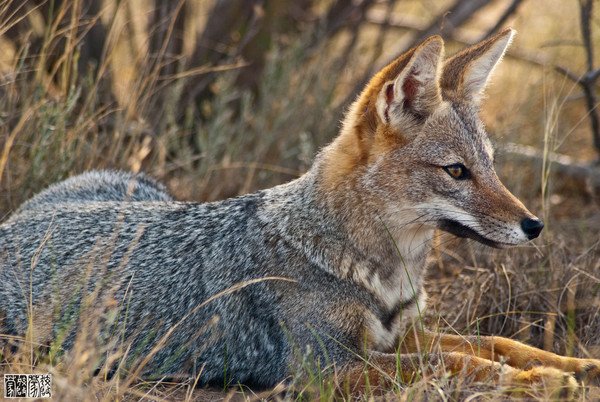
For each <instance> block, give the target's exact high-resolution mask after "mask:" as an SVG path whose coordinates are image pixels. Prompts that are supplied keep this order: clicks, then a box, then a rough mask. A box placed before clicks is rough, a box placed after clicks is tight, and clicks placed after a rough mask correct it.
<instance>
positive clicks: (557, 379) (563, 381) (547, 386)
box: [507, 367, 579, 399]
mask: <svg viewBox="0 0 600 402" xmlns="http://www.w3.org/2000/svg"><path fill="white" fill-rule="evenodd" d="M511 374H512V375H510V376H509V377H508V378H507V380H508V382H509V383H510V384H511V385H515V386H518V387H519V388H518V389H517V390H516V391H517V392H525V393H527V394H529V393H530V392H529V391H530V390H531V391H533V394H536V395H537V394H539V393H542V394H545V395H549V396H550V397H551V398H560V399H571V398H574V397H575V396H576V395H577V392H578V389H579V384H578V383H577V380H576V379H575V376H574V375H573V374H571V373H567V372H564V371H562V370H559V369H556V368H553V367H534V368H532V369H530V370H515V372H513V373H511ZM523 387H526V388H527V389H525V388H523Z"/></svg>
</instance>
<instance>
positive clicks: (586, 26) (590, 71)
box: [554, 0, 600, 162]
mask: <svg viewBox="0 0 600 402" xmlns="http://www.w3.org/2000/svg"><path fill="white" fill-rule="evenodd" d="M593 5H594V2H593V0H579V10H580V24H581V37H582V39H583V47H584V49H585V55H586V66H587V71H586V72H585V73H584V74H583V75H582V76H580V77H579V76H577V74H575V73H573V72H572V71H571V70H569V69H568V68H566V67H563V66H560V65H559V66H555V67H554V69H555V70H556V71H557V72H559V73H560V74H562V75H564V76H565V77H567V78H568V79H570V80H571V81H573V82H575V83H577V84H578V85H579V86H580V87H581V89H582V90H583V95H584V97H585V103H586V107H587V111H588V113H587V114H588V116H589V119H590V126H591V129H592V139H593V141H594V148H596V152H597V153H598V161H599V162H600V116H599V115H598V106H597V105H598V98H597V97H596V90H595V88H594V86H595V84H596V80H597V79H598V77H599V76H600V68H599V69H594V46H593V44H592V39H591V38H592V28H591V25H590V21H591V18H592V11H593Z"/></svg>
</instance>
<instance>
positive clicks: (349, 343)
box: [0, 30, 600, 387]
mask: <svg viewBox="0 0 600 402" xmlns="http://www.w3.org/2000/svg"><path fill="white" fill-rule="evenodd" d="M512 34H513V33H512V31H510V30H505V31H503V32H501V33H500V34H498V35H497V36H495V37H493V38H490V39H489V40H487V41H484V42H482V43H480V44H477V45H475V46H474V47H472V48H469V49H467V50H466V51H465V52H462V53H460V54H459V55H457V56H455V57H454V58H451V59H450V60H448V61H447V62H446V64H444V63H443V41H442V39H441V38H440V37H432V38H430V39H428V40H426V41H425V42H423V43H422V44H421V45H420V46H418V47H416V48H415V49H411V50H410V51H408V52H406V53H405V54H404V55H402V56H400V57H399V58H398V59H397V60H395V61H394V62H392V63H391V64H390V65H388V66H387V67H385V68H384V69H383V70H381V71H380V72H379V73H378V74H377V75H376V76H375V77H374V78H373V79H372V80H371V81H370V83H369V84H368V85H367V87H366V88H365V90H364V91H363V93H362V94H361V96H360V97H359V98H358V99H357V101H356V102H355V103H354V105H353V106H352V108H351V109H350V111H349V113H348V115H347V117H346V119H345V121H344V126H343V128H342V130H341V133H340V135H339V136H338V137H337V138H336V139H335V140H334V141H333V142H332V143H331V144H330V145H329V146H327V147H326V148H325V149H323V150H322V151H321V153H320V154H319V156H317V158H316V160H315V162H314V164H313V166H312V167H311V169H310V170H309V171H308V172H307V173H306V174H304V175H303V176H302V177H300V178H298V179H296V180H294V181H292V182H290V183H287V184H283V185H281V186H277V187H274V188H271V189H267V190H264V191H259V192H257V193H255V194H250V195H245V196H242V197H238V198H234V199H229V200H225V201H221V202H215V203H208V204H198V203H183V202H174V201H170V197H169V196H168V194H166V193H165V192H164V189H162V187H160V186H158V185H156V184H155V183H154V182H151V181H148V180H147V179H144V178H143V177H140V176H136V177H134V179H135V181H136V183H138V185H137V186H134V191H133V193H132V196H131V197H129V194H130V191H129V190H128V189H129V182H130V181H131V180H132V177H131V176H128V175H127V174H122V173H108V174H105V173H92V174H90V175H89V176H87V179H86V176H80V177H78V178H74V179H71V180H68V181H66V182H63V183H61V184H58V185H57V186H56V187H51V188H50V189H49V190H46V191H45V192H43V193H41V194H40V195H39V196H37V197H34V199H33V200H32V201H30V202H29V203H28V204H25V206H24V207H23V208H22V209H21V210H20V211H19V213H17V214H16V215H14V216H13V217H12V218H11V219H9V220H8V221H7V222H6V223H4V224H3V225H2V226H0V332H5V333H9V334H17V335H22V334H23V333H25V331H26V330H27V327H28V323H29V322H30V321H31V322H33V324H34V325H33V336H34V341H35V342H39V343H48V342H51V341H52V340H54V339H57V338H58V339H62V341H61V345H62V346H63V347H64V348H65V349H69V348H70V347H71V346H72V345H73V342H74V337H75V334H77V333H78V332H77V329H78V327H79V326H80V325H84V324H85V322H86V319H88V320H89V321H92V322H94V323H101V324H102V325H101V327H102V330H101V338H102V340H104V341H106V342H108V343H109V345H113V346H114V345H115V343H116V342H122V343H123V346H124V347H130V348H129V353H128V356H129V358H130V359H135V358H136V357H138V358H139V357H141V356H143V357H149V359H150V361H149V364H147V365H146V366H145V368H144V374H145V375H146V376H152V377H161V376H164V375H167V376H168V375H181V374H184V375H189V376H194V375H195V374H197V373H199V372H201V373H202V375H201V377H200V383H218V384H223V383H224V382H233V383H237V382H241V383H246V384H254V385H261V386H270V385H273V384H275V383H277V382H279V381H281V380H283V379H285V378H288V377H289V376H290V374H292V373H294V371H295V369H297V367H298V362H299V360H301V359H303V357H304V356H305V355H306V354H307V353H310V354H311V355H312V356H313V357H314V358H315V359H317V361H320V362H321V364H322V365H329V363H331V362H333V363H335V364H336V365H337V367H345V370H346V373H348V377H352V373H356V374H357V376H356V377H355V378H357V379H359V378H363V377H364V376H363V375H362V373H363V370H364V368H365V366H364V364H363V362H362V361H361V360H360V359H359V358H358V357H357V354H361V353H363V352H364V353H368V354H369V356H370V357H372V358H374V359H375V361H376V362H377V363H378V364H380V365H381V367H383V369H384V370H385V372H386V373H387V374H388V375H389V376H391V377H392V378H393V377H394V375H395V374H394V373H395V371H396V369H397V368H398V367H400V368H401V371H400V372H399V373H398V374H399V375H401V376H403V378H406V379H410V378H415V377H416V374H415V372H414V371H415V367H416V365H415V361H422V360H423V359H422V355H420V354H419V355H412V354H411V353H417V352H421V351H423V350H432V349H433V346H432V344H431V342H430V340H432V339H433V340H435V339H437V338H436V337H433V338H431V337H430V338H427V337H424V338H423V339H422V340H419V341H418V342H414V339H412V338H410V337H408V338H403V337H404V334H406V333H407V329H408V328H409V326H410V325H411V324H412V322H413V319H414V318H416V317H417V316H418V312H419V311H420V309H422V308H423V307H424V304H425V299H426V295H425V292H424V290H423V278H424V275H425V260H426V256H427V253H428V252H429V250H430V248H431V245H430V243H431V238H432V236H433V233H434V230H435V229H436V227H438V228H441V229H443V230H447V231H449V232H451V233H454V234H457V235H459V236H464V237H471V238H473V239H475V240H478V241H480V242H482V243H485V244H488V245H491V246H495V247H504V246H509V245H515V244H522V243H524V242H526V241H528V240H530V239H532V238H534V237H536V236H537V235H539V232H540V231H541V228H542V226H543V225H542V224H541V222H540V221H539V220H537V218H535V216H533V215H532V214H531V213H530V212H529V211H528V210H527V209H526V208H525V207H524V206H523V204H521V203H520V201H519V200H517V199H516V198H515V197H514V196H513V195H512V194H511V193H510V192H509V191H508V190H507V189H506V188H505V187H504V186H503V185H502V183H501V182H500V181H499V179H498V177H497V176H496V174H495V172H494V169H493V164H492V161H493V153H492V149H491V146H490V142H489V139H488V138H487V135H486V133H485V130H484V128H483V125H482V124H481V122H480V121H479V118H478V106H479V101H480V99H481V92H482V90H483V88H484V86H485V84H486V82H487V78H488V76H489V74H490V73H491V71H492V70H493V68H494V67H495V65H496V64H497V62H498V61H499V59H500V58H501V57H502V55H503V53H504V51H505V49H506V47H507V46H508V43H509V42H510V39H511V38H512ZM443 64H444V66H443V67H442V65H443ZM440 83H441V84H442V85H440ZM88 179H89V180H88ZM80 184H82V186H80ZM132 200H140V201H137V202H131V201H132ZM144 200H151V201H144ZM156 200H160V201H162V202H157V201H156ZM522 222H526V223H527V224H528V226H524V225H523V223H522ZM526 228H527V231H526ZM88 296H90V297H88ZM92 296H93V297H92ZM30 305H31V306H32V308H31V309H29V306H30ZM90 307H93V308H92V310H93V311H96V312H95V313H90V312H88V311H87V310H86V308H90ZM98 311H99V313H98ZM82 312H83V313H82ZM115 312H116V313H117V314H114V313H115ZM94 314H96V316H95V315H94ZM83 332H85V331H83ZM410 333H413V332H410ZM425 335H426V334H425V333H424V334H422V335H419V336H425ZM401 339H402V340H403V342H402V344H403V345H405V346H406V347H407V348H408V349H407V350H408V352H410V353H407V354H402V355H400V356H397V355H396V354H395V353H394V351H396V350H397V349H398V347H399V343H400V340H401ZM411 339H412V341H411ZM473 341H474V342H477V345H478V346H477V347H472V345H471V344H470V343H469V344H465V342H467V343H468V342H471V341H470V340H469V339H468V338H463V337H456V336H455V337H454V338H452V336H442V337H441V339H440V343H441V347H442V349H441V350H442V352H443V353H438V354H436V355H434V354H433V353H432V354H431V355H430V356H429V357H430V358H429V360H428V361H429V362H430V363H431V364H438V363H440V362H443V364H442V366H443V367H444V368H448V369H450V370H452V371H453V372H459V371H461V370H462V369H463V368H466V369H469V370H474V369H473V367H476V368H477V367H478V368H480V369H481V370H479V371H477V370H474V371H476V372H477V373H480V374H481V373H490V372H491V373H492V374H493V373H496V374H497V375H498V376H499V375H500V372H501V371H502V373H504V374H503V375H510V376H509V377H510V379H512V380H515V381H517V382H519V381H522V380H526V381H529V382H534V381H538V380H539V378H540V376H541V377H543V379H544V381H541V382H545V381H546V380H548V381H547V382H546V384H549V383H554V384H558V385H559V386H562V385H564V384H565V380H564V379H565V376H567V380H568V381H567V382H568V383H569V385H573V384H574V387H576V383H575V379H574V378H572V377H570V374H565V373H563V372H561V371H560V370H558V369H561V370H564V371H567V372H576V373H588V372H589V368H590V367H592V368H594V369H595V370H596V371H597V372H600V362H597V361H592V360H583V359H573V358H563V357H561V356H557V355H553V354H550V353H547V352H544V351H540V350H537V349H534V348H531V347H528V346H526V345H523V344H520V343H517V342H515V341H511V340H507V339H504V340H503V338H485V339H484V338H481V339H479V338H478V339H476V340H473ZM420 347H423V349H420ZM155 348H156V349H159V351H158V352H157V353H155V354H153V352H152V351H153V350H156V349H155ZM444 348H445V349H444ZM457 350H458V351H460V352H461V353H455V352H456V351H457ZM499 350H502V353H498V351H499ZM475 351H476V352H475ZM448 352H452V353H448ZM475 353H478V354H479V355H478V356H471V355H473V354H475ZM486 353H487V354H486ZM504 356H506V358H507V362H508V364H509V365H510V364H513V365H514V368H512V369H506V368H501V367H500V365H499V364H497V363H494V362H492V361H491V360H493V359H496V360H498V359H499V358H500V357H502V358H504ZM524 356H526V357H527V358H526V359H525V358H524ZM488 359H489V360H488ZM531 361H540V362H542V363H543V364H544V365H547V366H549V368H548V370H546V367H544V368H543V369H536V370H537V371H535V372H534V370H531V371H527V370H524V369H526V368H527V365H529V364H530V363H531ZM352 367H354V369H356V370H357V371H352V370H353V369H352ZM493 370H496V371H493Z"/></svg>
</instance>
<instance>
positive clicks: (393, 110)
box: [376, 36, 444, 126]
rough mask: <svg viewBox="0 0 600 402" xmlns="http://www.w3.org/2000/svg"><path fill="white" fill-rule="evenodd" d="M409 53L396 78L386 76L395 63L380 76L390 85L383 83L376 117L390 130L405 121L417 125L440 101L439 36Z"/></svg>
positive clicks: (440, 48)
mask: <svg viewBox="0 0 600 402" xmlns="http://www.w3.org/2000/svg"><path fill="white" fill-rule="evenodd" d="M410 52H412V55H411V56H410V59H409V60H408V63H407V64H406V66H404V68H402V70H401V71H400V72H399V74H398V75H396V76H391V77H390V76H389V74H390V73H392V74H393V71H394V68H392V67H393V66H394V64H395V63H397V61H396V62H394V63H392V64H390V65H389V66H388V67H386V69H384V70H383V71H382V72H381V73H380V74H382V75H383V77H386V76H387V78H388V80H389V81H386V82H384V83H383V87H382V88H381V90H380V91H379V94H378V96H377V103H376V107H377V114H378V115H379V119H380V120H381V121H382V122H384V123H386V124H390V125H392V126H394V125H401V122H402V121H405V122H407V121H406V118H408V119H409V120H414V121H420V120H422V119H423V118H426V117H427V116H428V115H429V114H430V113H431V112H432V111H433V110H434V109H435V107H436V106H437V105H438V104H439V103H440V102H441V101H442V96H441V91H440V86H439V79H440V74H441V65H442V59H443V57H444V56H443V55H444V41H443V40H442V38H441V37H440V36H432V37H430V38H429V39H427V40H425V41H424V42H423V43H421V44H420V45H419V46H417V47H416V48H414V49H412V50H411V51H410ZM403 57H405V56H401V58H400V59H402V58H403ZM388 70H389V71H388ZM390 78H391V79H390ZM415 119H416V120H415Z"/></svg>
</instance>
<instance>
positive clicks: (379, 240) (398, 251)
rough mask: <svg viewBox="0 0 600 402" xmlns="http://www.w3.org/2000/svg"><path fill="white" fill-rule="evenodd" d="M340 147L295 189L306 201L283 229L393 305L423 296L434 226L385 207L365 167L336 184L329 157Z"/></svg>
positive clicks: (313, 255) (314, 256)
mask: <svg viewBox="0 0 600 402" xmlns="http://www.w3.org/2000/svg"><path fill="white" fill-rule="evenodd" d="M339 145H340V144H339V143H337V142H334V143H333V144H331V145H330V146H329V147H328V148H326V149H325V150H324V151H323V152H322V153H321V155H320V156H319V157H317V160H316V161H315V163H314V165H313V167H312V169H311V170H310V171H309V172H308V173H307V174H306V175H305V176H303V177H302V178H300V179H299V180H298V181H297V182H295V183H294V184H292V186H291V187H290V189H291V188H295V191H297V194H295V195H294V196H293V197H300V198H301V200H297V201H300V202H296V203H295V205H296V210H295V211H293V212H292V211H288V212H287V213H288V214H290V213H291V214H293V215H295V217H290V219H289V220H290V222H289V223H288V224H287V225H286V226H287V228H285V229H283V230H284V231H285V232H287V235H288V236H289V237H291V238H292V239H293V240H294V243H297V244H298V245H299V246H300V247H301V248H302V249H303V250H304V252H305V253H306V254H307V256H308V257H309V258H310V259H311V262H313V263H314V264H315V265H317V266H319V267H321V268H322V269H324V270H327V271H328V272H330V273H332V274H333V275H336V276H337V277H340V278H343V279H347V280H351V281H353V282H355V283H357V284H359V285H360V286H362V287H364V288H366V289H367V290H368V291H369V292H370V293H372V294H373V295H374V296H375V297H376V298H377V299H378V300H379V301H380V302H381V303H382V304H383V305H384V306H385V307H387V308H392V307H393V306H395V305H396V304H397V303H398V302H399V301H404V300H408V299H411V298H418V297H419V296H422V294H421V292H422V291H421V288H422V283H423V276H424V272H425V269H424V268H425V262H426V261H425V260H426V257H427V254H428V252H429V250H430V243H431V238H432V236H433V229H432V228H426V227H423V225H421V224H416V223H412V221H414V219H415V217H413V216H411V215H410V214H406V213H405V214H402V213H398V211H391V210H385V209H384V208H383V207H382V205H381V204H380V203H379V202H378V201H377V199H376V197H374V196H371V195H370V194H372V191H370V190H369V189H368V188H367V187H368V183H366V182H365V181H363V180H362V178H363V177H364V175H363V174H364V171H363V168H362V167H357V168H356V169H355V170H353V171H349V172H346V174H344V175H343V176H341V177H340V176H338V178H340V180H338V181H337V182H336V184H335V186H333V187H331V186H330V185H331V183H330V182H329V177H330V174H331V171H330V170H329V169H330V166H329V165H328V158H330V157H336V154H337V153H339V152H340V149H339V148H338V147H339ZM342 152H343V151H342ZM337 156H339V155H337ZM299 194H302V195H301V196H299ZM297 222H302V225H303V226H305V227H304V228H303V229H301V230H299V231H298V232H299V233H303V234H302V235H297V234H296V233H294V232H295V231H296V230H297V229H295V227H297V225H298V223H297ZM315 239H327V241H315Z"/></svg>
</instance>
